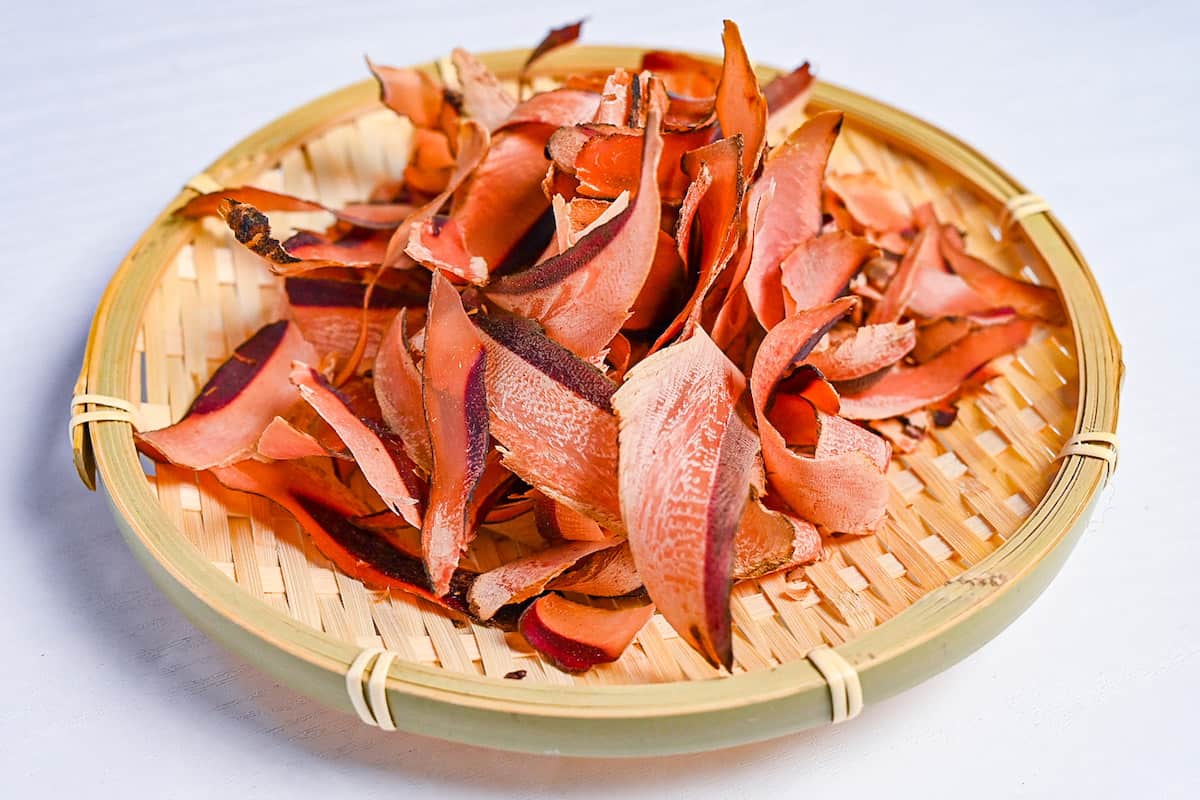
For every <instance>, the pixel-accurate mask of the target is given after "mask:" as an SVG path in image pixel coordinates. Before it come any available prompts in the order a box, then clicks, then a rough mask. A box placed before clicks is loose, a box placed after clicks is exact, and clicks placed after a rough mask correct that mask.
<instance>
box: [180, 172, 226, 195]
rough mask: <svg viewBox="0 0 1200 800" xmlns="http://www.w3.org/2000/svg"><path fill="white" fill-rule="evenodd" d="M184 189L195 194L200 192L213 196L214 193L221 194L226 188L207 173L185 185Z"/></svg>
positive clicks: (202, 173)
mask: <svg viewBox="0 0 1200 800" xmlns="http://www.w3.org/2000/svg"><path fill="white" fill-rule="evenodd" d="M184 187H185V188H187V189H191V190H192V191H194V192H199V193H200V194H212V193H213V192H219V191H221V190H222V189H224V188H225V187H224V186H222V185H221V184H220V183H219V182H217V180H216V179H215V178H213V177H212V176H211V175H209V174H208V173H207V172H201V173H200V174H199V175H197V176H196V177H194V178H192V179H191V180H190V181H188V182H187V183H185V184H184Z"/></svg>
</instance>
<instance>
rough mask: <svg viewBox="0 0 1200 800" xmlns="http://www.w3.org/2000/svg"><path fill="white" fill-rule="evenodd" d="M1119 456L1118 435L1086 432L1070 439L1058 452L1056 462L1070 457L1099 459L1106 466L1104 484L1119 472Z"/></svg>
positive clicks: (1103, 432)
mask: <svg viewBox="0 0 1200 800" xmlns="http://www.w3.org/2000/svg"><path fill="white" fill-rule="evenodd" d="M1118 455H1119V451H1118V446H1117V435H1116V434H1115V433H1108V432H1106V431H1086V432H1084V433H1077V434H1075V435H1074V436H1072V437H1071V438H1070V439H1067V441H1065V442H1064V443H1063V446H1062V449H1061V450H1059V451H1058V456H1057V457H1056V460H1057V459H1058V458H1067V457H1069V456H1082V457H1084V458H1098V459H1100V460H1101V461H1103V462H1104V464H1105V467H1106V472H1105V476H1104V482H1105V483H1108V481H1109V478H1111V477H1112V474H1113V473H1114V472H1116V470H1117V458H1118Z"/></svg>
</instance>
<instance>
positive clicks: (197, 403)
mask: <svg viewBox="0 0 1200 800" xmlns="http://www.w3.org/2000/svg"><path fill="white" fill-rule="evenodd" d="M289 324H290V323H289V322H288V321H287V320H282V319H281V320H279V321H277V322H272V323H270V324H269V325H264V326H263V327H261V328H259V329H258V331H257V332H256V333H255V334H254V335H253V336H251V337H250V338H249V339H247V340H246V341H244V342H242V343H241V344H240V345H238V347H237V349H236V350H234V351H233V354H232V355H231V356H230V357H229V358H228V359H227V360H226V361H225V363H224V364H222V365H221V366H220V367H218V368H217V371H216V372H214V373H213V374H212V377H211V378H209V379H208V381H207V382H206V383H205V384H204V388H203V389H201V390H200V393H199V394H197V395H196V399H195V400H193V401H192V405H191V407H189V408H188V411H187V414H185V415H184V416H185V418H186V417H190V416H192V415H193V414H211V413H213V412H214V411H220V410H221V409H222V408H224V407H225V406H227V405H229V404H230V403H231V402H233V401H234V400H235V399H236V398H237V397H239V396H240V395H241V393H242V391H243V390H244V389H245V388H246V387H247V386H249V385H250V384H251V382H253V381H254V378H255V377H256V376H257V375H258V373H259V372H261V371H262V369H263V367H265V366H266V364H267V362H268V361H270V359H271V356H273V355H274V354H275V351H276V350H278V349H279V345H280V343H281V342H282V341H283V337H284V336H286V335H287V330H288V325H289Z"/></svg>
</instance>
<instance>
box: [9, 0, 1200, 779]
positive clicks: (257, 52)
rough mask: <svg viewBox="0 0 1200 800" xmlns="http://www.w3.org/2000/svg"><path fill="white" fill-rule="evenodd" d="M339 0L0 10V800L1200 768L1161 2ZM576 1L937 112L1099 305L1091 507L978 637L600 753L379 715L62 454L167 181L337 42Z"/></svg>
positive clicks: (603, 24)
mask: <svg viewBox="0 0 1200 800" xmlns="http://www.w3.org/2000/svg"><path fill="white" fill-rule="evenodd" d="M350 5H351V4H348V3H338V2H334V1H333V0H325V2H320V3H314V2H305V1H302V0H289V1H288V2H286V3H283V2H280V3H272V4H267V3H262V4H254V3H250V2H238V3H224V2H216V1H215V0H214V1H211V2H203V3H150V2H135V3H125V4H116V3H109V4H102V3H94V4H93V3H82V2H81V3H79V4H78V7H76V8H72V7H70V6H68V5H59V4H56V3H52V2H38V1H37V0H34V2H13V3H11V4H9V3H5V6H6V7H5V8H4V9H3V12H2V13H0V19H2V20H3V21H2V22H0V29H2V30H3V31H4V36H3V37H2V41H3V46H2V47H0V231H3V237H2V238H0V253H2V254H3V258H2V261H3V264H2V265H0V281H2V285H3V289H2V290H0V311H2V314H0V326H2V327H0V342H2V343H3V344H0V350H2V354H0V358H2V359H3V369H2V370H0V375H2V376H3V380H4V382H5V385H4V388H3V391H0V421H2V422H0V454H2V456H3V458H2V459H0V476H2V485H3V491H4V496H3V497H2V498H0V536H3V547H2V549H0V642H2V643H3V645H2V646H3V648H4V652H3V655H2V656H0V690H2V691H3V696H2V697H0V796H3V797H24V796H29V795H32V794H35V793H37V794H39V795H43V796H47V797H60V796H68V792H70V793H71V794H74V795H79V796H86V797H90V798H103V797H115V796H127V797H149V796H155V797H200V798H212V797H219V796H222V793H224V796H242V795H252V796H256V797H286V798H293V799H294V798H302V797H307V796H317V795H321V796H350V792H352V791H353V792H360V791H361V792H365V793H367V794H364V795H362V796H387V797H391V798H409V797H413V798H416V797H433V798H443V797H459V796H464V797H465V796H508V797H563V796H571V797H575V796H580V797H582V796H598V795H604V794H608V793H611V794H614V795H616V796H620V797H629V798H633V797H640V796H656V797H657V796H663V795H664V794H665V795H666V796H674V795H679V796H684V795H686V796H689V797H703V796H712V797H720V798H739V797H754V798H759V797H792V796H795V797H800V796H809V797H833V796H836V797H855V796H861V795H866V794H867V793H868V792H871V793H872V794H873V796H876V797H879V796H882V795H883V793H888V794H889V795H891V796H895V797H904V796H920V797H923V798H927V797H938V796H946V795H948V794H950V793H951V792H954V793H955V794H956V795H958V796H970V797H972V798H990V797H1012V796H1017V795H1029V796H1055V795H1060V794H1063V793H1067V792H1071V793H1073V794H1077V796H1088V797H1125V796H1131V795H1133V794H1134V793H1135V792H1139V791H1144V792H1145V794H1144V795H1143V796H1147V797H1184V796H1191V797H1196V796H1198V794H1200V765H1198V762H1200V733H1198V732H1197V726H1198V724H1200V723H1198V721H1197V720H1198V718H1200V686H1198V684H1200V657H1198V655H1197V654H1198V652H1200V590H1198V589H1197V566H1198V564H1200V546H1198V544H1197V542H1198V538H1200V524H1198V523H1197V513H1196V500H1197V496H1198V495H1200V485H1198V476H1197V459H1196V457H1195V455H1194V452H1195V447H1196V442H1197V433H1196V430H1197V428H1196V422H1197V419H1196V417H1197V415H1196V413H1195V412H1194V411H1193V409H1194V408H1195V407H1196V404H1197V398H1198V397H1200V379H1198V378H1197V369H1198V368H1200V357H1198V356H1197V352H1198V347H1200V336H1198V335H1197V326H1198V324H1200V320H1198V319H1197V316H1198V313H1200V312H1198V311H1197V295H1198V293H1200V281H1198V280H1197V272H1198V271H1200V263H1197V258H1196V250H1197V248H1196V240H1197V238H1198V237H1200V230H1198V229H1197V219H1198V214H1200V212H1198V210H1197V200H1198V198H1200V169H1198V163H1197V161H1198V157H1197V152H1198V137H1197V128H1200V114H1198V112H1197V107H1198V105H1200V89H1198V87H1200V81H1198V79H1197V74H1196V60H1195V59H1196V54H1197V52H1198V51H1200V34H1198V33H1197V31H1198V30H1200V14H1198V13H1197V6H1196V5H1195V4H1190V3H1184V2H1178V3H1163V2H1160V3H1131V2H1128V0H1120V1H1119V2H1087V3H1078V2H1058V3H1025V2H1013V1H1011V0H1010V1H1009V2H1004V3H990V4H982V3H978V4H969V6H968V4H966V3H953V2H947V3H925V2H918V1H916V0H909V1H908V2H904V3H886V4H885V3H882V2H881V3H878V4H864V3H861V2H851V1H849V0H842V1H841V2H833V3H814V2H808V3H789V2H783V0H776V2H772V3H769V4H758V3H749V2H739V3H724V4H717V3H708V2H699V1H696V2H688V3H669V2H663V1H662V0H637V2H625V0H608V2H605V3H594V4H582V3H561V4H559V5H558V6H557V7H556V10H555V11H553V12H550V13H546V12H543V11H537V10H535V8H536V6H537V5H549V4H535V3H518V2H492V3H488V4H486V5H483V4H475V3H467V2H459V3H448V2H437V3H430V2H420V3H416V2H400V1H399V0H389V1H388V2H379V3H370V4H368V3H361V4H358V5H357V6H356V10H354V11H351V10H348V8H349V7H350ZM1043 6H1045V7H1043ZM1049 6H1053V8H1050V7H1049ZM1139 6H1140V8H1139ZM584 14H590V15H591V16H592V19H591V22H590V23H589V25H588V27H587V29H586V34H585V39H586V40H587V41H590V42H594V43H599V42H619V43H624V42H628V43H644V44H658V45H668V46H677V47H687V48H693V49H704V50H709V51H714V52H715V51H719V48H720V39H719V33H720V23H721V18H722V17H723V16H727V15H735V16H736V17H737V18H738V19H739V20H740V22H741V26H742V31H743V34H744V37H745V40H746V42H747V43H748V46H749V47H750V50H751V53H752V55H753V56H754V57H756V58H758V59H759V60H762V61H764V62H769V63H776V64H784V65H791V64H794V63H797V62H798V61H800V60H801V59H803V58H806V57H807V58H810V59H812V60H813V61H814V62H815V64H816V65H817V66H818V68H819V70H820V72H821V74H823V75H825V76H827V77H829V78H830V79H832V80H835V81H839V82H842V83H844V84H847V85H849V86H851V87H854V88H857V89H859V90H862V91H865V92H867V93H869V94H872V95H875V96H877V97H880V98H885V99H888V100H890V101H891V102H893V103H895V104H897V105H899V106H900V107H902V108H906V109H908V110H910V111H913V112H915V113H916V114H918V115H920V116H923V117H925V118H927V119H929V120H931V121H933V122H934V123H936V124H939V125H941V126H943V127H945V128H946V129H948V130H950V131H952V132H955V133H957V134H958V135H960V136H962V137H963V138H964V139H966V140H967V141H968V142H971V143H972V144H974V145H976V146H978V147H979V148H980V149H981V150H982V151H983V152H985V153H987V154H989V155H990V156H992V157H993V158H994V159H995V160H996V161H997V162H998V163H1000V164H1001V165H1002V166H1004V167H1005V168H1007V169H1009V170H1011V171H1012V172H1013V173H1014V174H1015V175H1017V176H1018V177H1019V178H1020V179H1021V180H1023V181H1024V182H1025V183H1027V184H1028V185H1029V186H1030V187H1032V189H1033V190H1034V191H1036V192H1038V193H1040V194H1042V195H1044V196H1045V197H1046V198H1048V199H1049V201H1050V202H1051V204H1052V205H1053V206H1054V208H1055V209H1056V211H1057V212H1058V214H1059V216H1060V217H1061V218H1062V219H1063V220H1064V221H1065V223H1066V224H1067V226H1068V227H1069V228H1070V230H1071V231H1072V232H1073V233H1074V235H1075V237H1076V238H1077V239H1078V241H1079V242H1080V244H1081V245H1082V247H1083V249H1084V251H1085V252H1086V254H1087V255H1088V257H1089V258H1090V260H1091V264H1092V267H1093V269H1094V270H1095V272H1096V275H1097V277H1098V279H1099V281H1100V284H1101V286H1102V287H1103V289H1104V291H1105V293H1106V295H1107V297H1108V302H1109V308H1110V309H1111V311H1112V315H1113V318H1114V321H1115V324H1116V327H1117V331H1118V333H1119V334H1120V336H1121V337H1122V339H1123V342H1124V345H1125V357H1126V362H1127V364H1128V377H1127V380H1126V384H1125V393H1124V397H1123V403H1122V414H1121V438H1122V442H1123V452H1122V464H1121V472H1120V474H1119V475H1118V478H1117V480H1116V481H1115V482H1114V487H1113V491H1112V493H1111V495H1110V496H1109V497H1108V498H1107V500H1106V506H1107V507H1106V508H1105V509H1103V510H1102V511H1101V513H1099V514H1098V515H1097V521H1096V523H1095V524H1094V525H1093V528H1092V530H1091V531H1089V532H1088V533H1087V534H1086V536H1085V537H1084V539H1083V540H1082V542H1081V543H1080V545H1079V547H1078V549H1077V550H1076V552H1075V553H1074V555H1073V556H1072V557H1071V559H1070V560H1069V562H1068V563H1067V565H1066V567H1065V569H1064V570H1063V571H1062V574H1061V575H1060V576H1059V577H1058V579H1057V580H1055V582H1054V584H1053V585H1052V586H1051V587H1050V589H1049V590H1048V591H1047V592H1046V593H1045V595H1044V596H1043V597H1042V598H1041V599H1040V600H1039V601H1038V602H1037V603H1036V604H1035V605H1034V607H1033V608H1032V609H1031V610H1030V611H1029V612H1028V613H1026V614H1025V615H1024V616H1023V617H1021V619H1020V620H1018V621H1017V622H1016V623H1015V624H1014V625H1012V627H1011V628H1010V629H1009V630H1007V631H1006V632H1005V633H1003V634H1002V635H1000V636H999V637H998V638H996V639H995V640H994V641H993V642H992V643H991V644H989V645H987V646H986V647H985V648H984V649H983V650H981V651H980V652H979V653H977V654H976V655H974V656H972V657H971V658H969V659H967V660H966V661H965V662H964V663H962V664H960V665H959V666H956V667H954V668H952V669H950V670H949V671H947V672H946V673H944V674H943V675H941V676H939V677H937V678H935V679H933V680H930V681H929V682H928V683H926V684H924V685H922V686H920V687H918V688H917V689H914V690H912V691H910V692H908V693H907V694H904V695H903V696H900V697H897V698H895V699H893V700H890V701H887V702H884V703H880V704H878V705H877V706H875V707H869V708H868V709H867V710H866V711H865V713H864V714H863V715H862V717H861V718H860V719H859V720H857V721H856V722H855V723H854V724H852V725H847V726H842V727H839V728H837V729H825V730H817V731H813V732H808V733H804V734H800V735H796V736H792V737H788V738H785V739H781V740H778V741H773V742H769V743H765V744H759V745H752V746H746V747H740V748H737V749H733V750H728V751H724V752H719V753H715V754H708V755H699V756H690V757H681V758H669V759H656V760H640V761H633V762H623V763H615V762H595V761H585V760H576V759H564V758H550V757H524V756H514V755H509V754H503V753H497V752H490V751H486V750H480V749H474V748H467V747H462V746H456V745H449V744H445V743H441V742H437V741H433V740H429V739H425V738H422V737H419V736H412V735H406V734H393V735H385V734H379V733H377V732H375V731H372V730H370V729H367V728H366V727H364V726H362V725H361V724H360V723H358V722H357V720H352V719H351V718H350V717H346V716H342V715H340V714H337V713H333V712H329V711H326V710H324V709H322V708H320V707H318V706H317V705H315V704H314V703H312V702H309V701H308V700H306V699H305V698H303V697H300V696H298V695H296V694H294V693H292V692H291V691H289V690H287V689H284V688H281V687H278V686H275V685H273V684H272V683H271V682H270V681H268V680H266V679H264V678H263V677H262V676H261V675H259V674H257V673H256V672H255V671H254V670H253V669H251V668H249V667H247V666H246V665H244V664H243V663H241V662H240V661H238V660H236V659H234V658H231V657H230V656H228V655H226V654H225V653H224V652H222V651H221V650H219V649H217V648H216V647H215V646H214V645H212V644H211V643H209V642H208V641H207V640H206V639H205V638H204V637H203V636H202V635H201V634H199V633H198V632H197V631H195V630H194V629H193V628H192V627H191V626H190V625H189V624H188V623H186V622H185V621H184V620H183V619H182V618H181V617H180V616H179V615H178V614H177V613H176V612H175V611H174V610H173V608H172V607H171V606H170V605H168V603H167V602H166V601H165V600H164V599H163V598H162V597H161V596H160V595H159V594H158V593H157V591H156V590H155V589H154V587H153V586H152V585H151V584H150V582H149V581H148V579H147V578H146V577H145V576H144V575H143V574H142V572H141V571H140V570H139V568H138V567H137V565H136V564H135V563H134V561H133V559H132V557H131V556H130V555H129V554H128V552H127V551H126V549H125V547H124V545H123V543H122V542H121V540H120V537H119V535H118V534H117V531H116V528H115V526H114V524H113V523H112V521H111V520H110V518H109V517H108V512H107V510H106V509H105V507H104V505H103V503H102V501H101V499H100V497H98V496H96V495H92V494H88V493H87V492H85V491H84V490H83V489H82V488H81V487H80V485H79V483H78V481H77V480H76V479H75V477H74V474H73V470H72V468H71V465H70V453H69V451H68V447H67V442H66V437H65V433H66V420H67V403H68V398H69V396H70V394H71V387H72V383H73V380H74V377H75V373H76V371H77V369H78V364H79V360H80V357H81V354H82V347H83V342H84V338H85V333H86V330H87V325H88V321H89V319H90V317H91V315H92V311H93V309H94V307H95V304H96V302H97V300H98V299H99V296H100V293H101V291H102V289H103V287H104V285H105V283H106V282H107V280H108V276H109V275H110V274H111V272H112V270H113V268H114V267H115V266H116V264H117V263H118V262H119V261H120V259H121V257H122V256H123V255H124V253H125V252H126V250H127V249H128V248H129V246H130V245H131V244H132V243H133V242H134V240H135V239H136V237H137V236H138V234H139V233H140V232H141V231H142V229H143V228H144V227H145V226H146V225H147V224H148V223H149V222H150V221H151V219H152V218H153V217H154V215H155V214H156V213H157V211H158V209H159V208H160V207H161V206H162V205H163V204H165V203H166V202H167V201H168V200H169V199H170V198H171V197H172V196H173V195H174V194H175V193H176V191H177V190H178V187H179V186H180V185H181V183H182V182H183V181H184V180H186V179H187V178H188V177H189V176H191V175H193V174H194V173H196V172H197V171H198V170H199V169H201V168H202V167H203V166H204V165H205V164H207V163H208V162H209V161H211V160H212V159H213V158H214V157H215V156H216V155H217V154H218V153H220V152H221V151H223V150H224V149H225V148H226V147H227V146H228V145H230V144H232V143H233V142H235V141H237V140H238V139H240V138H241V137H242V136H243V135H245V134H247V133H249V132H250V131H252V130H254V129H255V128H257V127H259V126H260V125H262V124H264V123H266V122H267V121H269V120H270V119H272V118H274V117H275V116H277V115H279V114H281V113H282V112H284V111H286V110H288V109H290V108H291V107H293V106H295V105H296V104H298V103H300V102H302V101H305V100H307V99H309V98H311V97H313V96H315V95H318V94H321V93H324V92H326V91H328V90H331V89H334V88H337V87H339V86H341V85H343V84H346V83H348V82H350V81H353V80H357V79H359V78H361V77H363V76H364V74H365V73H364V70H363V68H362V55H363V53H370V54H371V55H372V56H373V57H375V58H377V59H379V60H381V61H384V62H391V63H401V64H403V63H412V62H417V61H423V60H426V59H429V58H431V57H433V56H435V55H440V54H441V53H443V52H444V51H445V50H447V49H448V48H449V47H451V46H453V45H456V44H462V45H465V46H467V47H470V48H475V49H487V48H489V47H496V48H508V47H515V46H522V45H531V44H532V43H533V42H534V41H536V39H537V38H538V37H539V36H540V35H541V33H542V32H543V31H544V30H545V29H546V28H547V27H549V26H551V25H553V24H559V23H561V22H565V21H568V20H571V19H573V18H575V17H578V16H581V15H584ZM6 788H7V791H6ZM331 792H336V795H331V794H330V793H331Z"/></svg>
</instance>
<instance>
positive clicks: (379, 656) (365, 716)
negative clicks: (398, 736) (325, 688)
mask: <svg viewBox="0 0 1200 800" xmlns="http://www.w3.org/2000/svg"><path fill="white" fill-rule="evenodd" d="M395 660H396V654H395V653H393V652H390V651H388V650H383V649H380V648H378V647H368V648H366V649H365V650H363V651H362V652H360V653H359V654H358V656H356V657H355V659H354V661H353V662H351V664H350V668H349V669H347V670H346V694H347V695H348V696H349V698H350V705H351V706H353V707H354V711H355V713H356V714H358V718H359V719H361V720H362V721H363V722H365V723H366V724H368V725H370V726H371V727H373V728H379V729H380V730H385V731H394V730H396V723H395V721H394V720H393V718H392V712H391V709H390V708H389V707H388V701H387V675H388V670H389V669H391V666H392V662H393V661H395ZM372 662H374V663H372ZM368 673H369V677H367V689H366V691H365V692H364V691H363V677H364V676H366V675H368Z"/></svg>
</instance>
